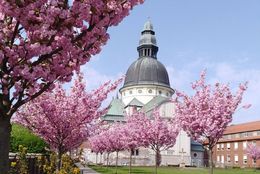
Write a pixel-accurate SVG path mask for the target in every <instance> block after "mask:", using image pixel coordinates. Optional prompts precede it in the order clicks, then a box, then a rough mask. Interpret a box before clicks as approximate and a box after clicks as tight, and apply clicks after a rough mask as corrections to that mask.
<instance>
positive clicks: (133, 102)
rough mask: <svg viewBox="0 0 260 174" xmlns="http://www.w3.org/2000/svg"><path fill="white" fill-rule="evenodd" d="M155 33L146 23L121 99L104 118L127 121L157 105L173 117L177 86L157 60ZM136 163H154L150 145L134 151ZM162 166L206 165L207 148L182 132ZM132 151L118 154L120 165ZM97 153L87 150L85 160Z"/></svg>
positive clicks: (167, 116)
mask: <svg viewBox="0 0 260 174" xmlns="http://www.w3.org/2000/svg"><path fill="white" fill-rule="evenodd" d="M158 50H159V47H158V46H157V42H156V37H155V32H154V30H153V25H152V23H151V22H150V21H147V22H146V23H145V24H144V28H143V30H142V32H141V38H140V40H139V45H138V47H137V51H138V55H139V56H138V58H137V60H136V61H134V62H133V63H132V64H131V65H130V67H129V68H128V70H127V72H126V76H125V81H124V85H123V87H122V88H121V89H120V90H119V92H120V94H121V95H120V96H121V97H120V98H118V97H117V98H115V99H113V100H112V101H111V103H110V109H109V111H108V113H107V114H106V115H104V116H103V118H102V119H103V120H105V121H107V122H110V123H114V122H124V121H125V119H126V115H131V114H132V113H133V112H135V111H137V110H138V111H143V112H145V113H146V114H147V115H148V116H150V115H151V113H152V112H153V110H154V108H158V109H159V112H160V114H161V116H162V117H164V118H165V119H170V118H171V117H173V116H174V108H175V106H174V104H173V103H172V102H170V99H171V97H172V96H173V95H174V89H172V88H171V86H170V81H169V76H168V72H167V70H166V68H165V66H164V65H163V64H162V63H161V62H160V61H158V58H157V52H158ZM131 153H132V155H133V157H134V158H133V159H134V160H133V165H142V166H146V165H154V164H155V158H154V156H155V154H154V152H153V151H152V150H150V149H148V148H139V149H136V150H135V151H133V152H131ZM161 155H162V163H161V165H186V166H198V167H201V166H203V165H204V161H203V158H204V150H203V148H202V146H201V145H200V144H198V143H196V142H193V141H192V140H191V139H190V138H189V137H188V136H187V134H186V133H185V132H183V131H181V132H180V134H179V135H178V137H177V140H176V144H175V145H174V147H172V148H170V149H168V150H165V151H162V152H161ZM115 158H116V157H115V154H114V155H113V154H112V155H110V159H109V163H110V164H111V165H112V164H114V163H115ZM128 158H129V152H122V153H120V155H119V165H128V161H129V160H128ZM96 160H97V159H96V155H95V154H94V153H91V151H90V150H86V161H88V162H95V161H96ZM105 160H106V157H105V156H104V154H103V156H99V159H98V161H99V162H101V163H102V162H104V161H105Z"/></svg>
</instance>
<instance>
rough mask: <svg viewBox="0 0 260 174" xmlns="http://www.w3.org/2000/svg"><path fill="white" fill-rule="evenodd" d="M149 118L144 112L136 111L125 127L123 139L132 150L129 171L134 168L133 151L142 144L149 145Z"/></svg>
mask: <svg viewBox="0 0 260 174" xmlns="http://www.w3.org/2000/svg"><path fill="white" fill-rule="evenodd" d="M148 124H149V119H148V118H147V117H146V115H145V113H143V112H135V113H133V114H132V115H129V116H128V118H127V121H126V124H125V127H124V129H123V131H124V133H123V141H124V142H125V146H126V149H127V150H128V151H129V152H130V158H129V173H131V170H132V151H134V150H135V149H136V148H138V147H141V146H144V147H145V146H147V145H148V142H147V139H146V137H147V135H148V134H147V132H146V131H147V128H148V127H149V125H148Z"/></svg>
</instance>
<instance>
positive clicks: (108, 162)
mask: <svg viewBox="0 0 260 174" xmlns="http://www.w3.org/2000/svg"><path fill="white" fill-rule="evenodd" d="M108 163H109V153H107V169H108Z"/></svg>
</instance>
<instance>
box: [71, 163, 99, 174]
mask: <svg viewBox="0 0 260 174" xmlns="http://www.w3.org/2000/svg"><path fill="white" fill-rule="evenodd" d="M76 165H77V166H78V167H79V168H80V174H100V173H98V172H96V171H94V170H92V169H91V168H89V167H88V166H83V165H81V164H80V163H76Z"/></svg>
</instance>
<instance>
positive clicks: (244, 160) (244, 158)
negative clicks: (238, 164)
mask: <svg viewBox="0 0 260 174" xmlns="http://www.w3.org/2000/svg"><path fill="white" fill-rule="evenodd" d="M243 163H244V164H247V155H244V156H243Z"/></svg>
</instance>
